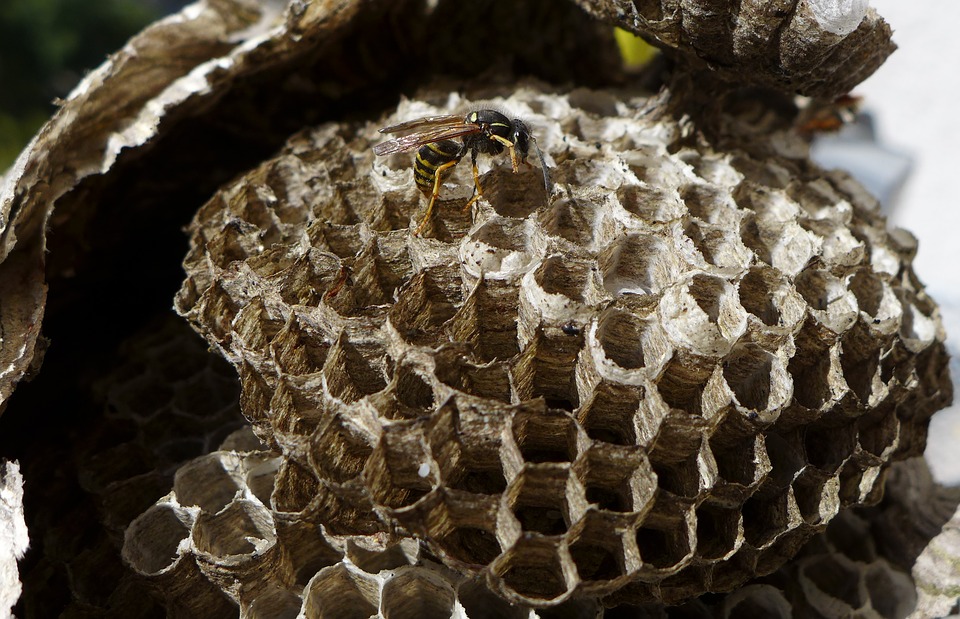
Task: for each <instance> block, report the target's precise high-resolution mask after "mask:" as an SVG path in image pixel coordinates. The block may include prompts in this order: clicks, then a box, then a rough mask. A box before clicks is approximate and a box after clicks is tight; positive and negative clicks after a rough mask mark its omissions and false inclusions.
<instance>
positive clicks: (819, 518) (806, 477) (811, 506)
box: [793, 468, 840, 525]
mask: <svg viewBox="0 0 960 619" xmlns="http://www.w3.org/2000/svg"><path fill="white" fill-rule="evenodd" d="M838 488H839V484H838V483H837V479H836V477H834V476H832V475H828V474H825V473H822V472H820V471H817V470H815V469H813V468H806V469H804V470H803V471H802V472H801V473H800V475H798V476H797V480H796V481H795V482H793V496H794V499H795V500H796V502H797V509H799V510H800V516H801V517H802V518H803V521H804V522H806V523H807V524H813V525H817V524H821V523H824V522H828V521H830V520H831V518H833V517H834V516H835V515H836V514H837V511H838V510H839V509H840V499H839V497H838V494H837V491H838Z"/></svg>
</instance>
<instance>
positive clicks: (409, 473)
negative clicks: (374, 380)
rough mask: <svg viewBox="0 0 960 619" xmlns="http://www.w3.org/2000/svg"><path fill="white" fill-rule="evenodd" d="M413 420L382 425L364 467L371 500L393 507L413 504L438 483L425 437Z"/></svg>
mask: <svg viewBox="0 0 960 619" xmlns="http://www.w3.org/2000/svg"><path fill="white" fill-rule="evenodd" d="M413 424H416V422H396V423H395V424H394V425H390V426H386V427H385V428H384V432H383V434H382V435H381V436H380V442H379V443H378V444H377V447H376V448H375V449H374V450H373V453H372V454H370V458H369V459H368V460H367V463H366V466H365V467H364V472H363V475H364V483H365V485H366V487H367V488H368V489H369V491H370V494H371V496H372V497H373V499H374V501H376V502H378V503H380V504H381V505H385V506H387V507H390V508H393V509H400V508H403V507H409V506H410V505H413V504H414V503H416V502H417V501H419V500H420V499H421V498H423V497H424V496H425V495H426V494H427V493H428V492H430V491H431V490H432V489H433V488H434V487H435V486H436V484H438V483H439V471H438V470H436V465H435V464H434V463H433V458H432V457H431V456H430V452H429V450H428V448H427V444H426V440H425V437H424V436H423V435H422V434H421V433H420V432H417V431H415V427H416V425H419V424H416V425H413Z"/></svg>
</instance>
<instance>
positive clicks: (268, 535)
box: [193, 500, 276, 565]
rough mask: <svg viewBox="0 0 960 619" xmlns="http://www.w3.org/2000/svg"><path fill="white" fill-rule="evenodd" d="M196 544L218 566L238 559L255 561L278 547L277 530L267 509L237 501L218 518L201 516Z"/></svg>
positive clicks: (250, 502) (196, 534)
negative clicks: (257, 557) (255, 558)
mask: <svg viewBox="0 0 960 619" xmlns="http://www.w3.org/2000/svg"><path fill="white" fill-rule="evenodd" d="M193 542H194V546H195V547H196V549H197V551H199V552H201V553H204V554H207V555H209V556H210V557H211V558H212V560H213V562H215V563H216V564H217V565H220V564H224V563H225V562H227V560H234V561H235V560H236V558H237V557H244V558H246V559H248V560H252V559H254V557H255V556H259V555H262V554H263V553H264V552H265V551H266V548H269V547H271V546H272V545H274V544H275V543H276V527H275V525H274V522H273V517H272V516H271V514H270V510H268V509H266V508H265V507H264V506H263V505H261V504H260V503H254V502H252V501H246V500H236V501H233V502H232V503H230V505H228V506H227V507H226V508H225V509H223V510H222V511H220V512H219V513H217V514H216V515H207V514H200V517H199V518H197V523H196V525H195V527H194V535H193Z"/></svg>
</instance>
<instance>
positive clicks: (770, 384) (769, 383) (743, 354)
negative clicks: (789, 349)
mask: <svg viewBox="0 0 960 619" xmlns="http://www.w3.org/2000/svg"><path fill="white" fill-rule="evenodd" d="M723 378H724V380H726V382H727V385H728V386H729V387H730V390H731V391H733V393H734V396H735V397H736V398H737V403H738V404H739V405H740V406H742V407H744V408H747V409H750V410H754V411H764V410H767V409H769V408H779V407H780V406H782V404H783V403H784V400H785V399H786V395H787V394H788V393H790V392H791V391H792V384H789V375H788V374H787V373H786V371H785V370H784V369H783V366H782V365H781V364H780V361H779V359H777V358H776V357H775V356H774V355H772V354H770V353H769V352H767V351H766V350H764V349H763V348H761V347H760V346H757V345H756V344H744V345H741V346H737V347H735V348H734V349H733V350H731V351H730V354H728V355H727V356H726V357H725V358H724V359H723ZM785 383H786V384H785ZM772 392H773V393H772Z"/></svg>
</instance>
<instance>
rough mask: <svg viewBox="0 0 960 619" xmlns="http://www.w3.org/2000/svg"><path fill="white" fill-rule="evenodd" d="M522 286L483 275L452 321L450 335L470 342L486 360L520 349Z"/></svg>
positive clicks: (476, 352)
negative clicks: (519, 320) (518, 317)
mask: <svg viewBox="0 0 960 619" xmlns="http://www.w3.org/2000/svg"><path fill="white" fill-rule="evenodd" d="M519 299H520V292H519V289H518V288H516V287H515V286H513V285H508V284H506V283H504V282H499V281H496V280H488V279H483V280H481V281H479V282H478V283H477V285H476V287H474V289H473V290H472V291H471V293H470V296H468V297H467V300H466V301H465V302H464V304H463V305H462V306H461V307H460V309H459V310H458V311H457V313H456V315H455V316H454V317H453V319H452V320H451V321H450V324H449V325H448V329H449V330H450V339H452V340H453V341H456V342H464V343H466V344H468V345H470V348H471V351H472V352H473V354H475V355H476V356H477V358H478V359H480V360H482V361H493V360H495V359H510V358H511V357H513V356H514V355H516V354H517V353H518V352H520V346H519V344H518V342H517V316H518V314H519V303H520V300H519Z"/></svg>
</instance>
